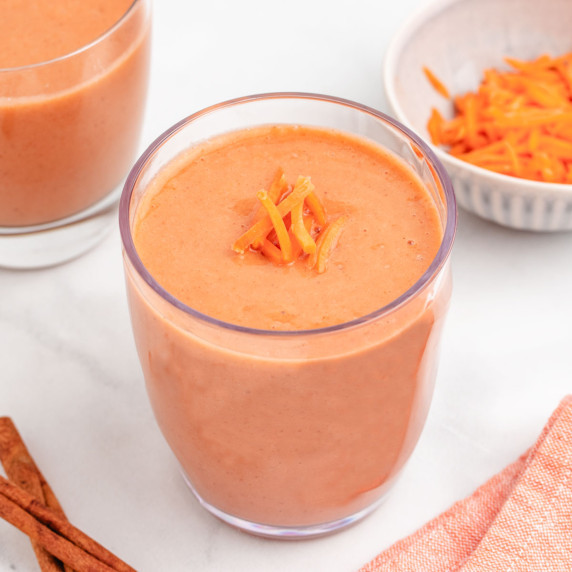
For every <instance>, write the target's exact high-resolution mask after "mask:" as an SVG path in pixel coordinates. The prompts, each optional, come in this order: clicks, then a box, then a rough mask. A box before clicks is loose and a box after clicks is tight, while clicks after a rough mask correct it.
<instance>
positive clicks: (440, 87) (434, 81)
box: [423, 67, 451, 99]
mask: <svg viewBox="0 0 572 572" xmlns="http://www.w3.org/2000/svg"><path fill="white" fill-rule="evenodd" d="M423 71H424V72H425V76H426V77H427V79H428V80H429V83H430V84H431V85H432V86H433V87H434V88H435V91H437V93H440V94H441V95H442V96H443V97H444V98H445V99H449V98H450V97H451V96H450V95H449V90H448V89H447V88H446V87H445V84H444V83H443V82H442V81H441V80H440V79H439V78H438V77H437V76H436V75H435V74H434V73H433V72H432V71H431V70H430V69H429V68H427V67H424V68H423Z"/></svg>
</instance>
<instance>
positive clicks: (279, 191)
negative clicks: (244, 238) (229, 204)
mask: <svg viewBox="0 0 572 572" xmlns="http://www.w3.org/2000/svg"><path fill="white" fill-rule="evenodd" d="M287 188H288V183H287V182H286V176H285V175H284V169H282V167H279V168H278V169H277V170H276V174H275V175H274V179H273V180H272V184H271V185H270V188H269V189H268V197H269V198H270V200H271V201H272V202H273V203H274V204H276V203H277V202H278V201H279V200H280V197H281V196H282V195H283V194H284V193H285V192H286V190H287ZM266 212H267V211H266V209H265V208H264V205H260V206H259V207H258V210H257V211H256V214H255V215H254V221H253V222H257V221H259V220H261V219H263V218H264V216H265V215H266ZM253 246H254V248H257V247H258V248H259V247H260V246H262V240H257V241H255V242H254V243H253Z"/></svg>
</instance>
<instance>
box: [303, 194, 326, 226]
mask: <svg viewBox="0 0 572 572" xmlns="http://www.w3.org/2000/svg"><path fill="white" fill-rule="evenodd" d="M306 204H307V205H308V207H310V210H311V211H312V212H313V213H314V216H315V217H316V220H317V222H318V224H320V225H324V224H326V210H325V209H324V205H323V204H322V203H321V201H320V199H319V198H318V195H316V193H310V194H309V195H308V196H307V197H306Z"/></svg>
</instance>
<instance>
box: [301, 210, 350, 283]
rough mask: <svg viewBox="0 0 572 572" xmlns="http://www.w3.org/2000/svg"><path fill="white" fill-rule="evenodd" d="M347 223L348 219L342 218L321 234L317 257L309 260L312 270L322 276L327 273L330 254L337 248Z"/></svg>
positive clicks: (317, 244)
mask: <svg viewBox="0 0 572 572" xmlns="http://www.w3.org/2000/svg"><path fill="white" fill-rule="evenodd" d="M345 223H346V218H345V217H343V216H341V217H339V218H338V219H336V220H335V221H334V222H332V223H331V224H329V225H328V226H327V227H326V228H325V229H324V230H323V232H322V233H320V236H319V238H318V242H317V243H316V247H317V248H316V253H315V256H311V257H310V258H309V259H308V266H309V267H310V268H314V267H315V268H316V270H317V271H318V273H320V274H321V273H322V272H325V271H326V267H327V263H328V259H329V257H330V253H331V252H332V250H333V249H334V248H335V246H336V244H337V242H338V239H339V237H340V234H341V233H342V230H343V228H344V224H345Z"/></svg>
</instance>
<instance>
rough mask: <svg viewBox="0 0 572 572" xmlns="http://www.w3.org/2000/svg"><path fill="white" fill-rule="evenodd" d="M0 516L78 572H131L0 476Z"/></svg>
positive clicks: (96, 544) (34, 499)
mask: <svg viewBox="0 0 572 572" xmlns="http://www.w3.org/2000/svg"><path fill="white" fill-rule="evenodd" d="M0 517H2V518H3V519H5V520H7V521H8V522H10V523H11V524H13V525H14V526H15V527H16V528H18V529H20V530H21V531H22V532H25V533H26V534H27V535H28V536H29V537H30V538H31V539H33V540H35V541H36V542H37V543H38V544H40V546H42V547H43V548H45V549H46V550H47V551H48V552H49V553H50V554H53V555H54V556H56V557H57V558H59V559H60V560H61V561H62V562H65V563H67V564H69V565H70V566H72V568H73V569H75V570H77V571H78V572H112V571H115V572H135V570H134V569H133V568H131V566H129V565H128V564H126V563H125V562H123V561H122V560H120V559H119V558H118V557H117V556H115V555H114V554H112V553H111V552H110V551H109V550H107V549H106V548H104V547H103V546H101V544H99V543H97V542H96V541H95V540H93V539H92V538H90V537H89V536H87V535H86V534H85V533H83V532H82V531H81V530H79V529H78V528H76V527H75V526H73V525H72V524H70V523H69V522H68V521H67V520H66V519H65V518H63V517H62V516H60V515H59V514H56V513H55V512H54V511H53V510H52V509H50V508H48V507H46V506H44V505H43V504H42V503H41V502H40V501H38V500H37V499H36V498H35V497H34V496H33V495H32V494H30V493H29V492H27V491H25V490H23V489H21V488H20V487H18V486H16V485H14V484H12V483H11V482H10V481H8V480H7V479H5V478H4V477H2V476H0Z"/></svg>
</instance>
